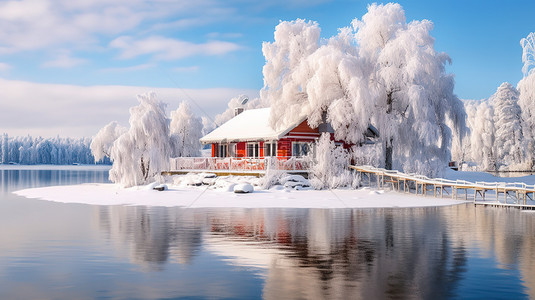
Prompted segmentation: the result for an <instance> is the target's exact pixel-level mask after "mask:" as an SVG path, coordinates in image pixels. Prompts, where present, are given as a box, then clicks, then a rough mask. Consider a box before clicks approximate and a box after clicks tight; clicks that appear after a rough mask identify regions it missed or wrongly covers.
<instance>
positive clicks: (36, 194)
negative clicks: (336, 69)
mask: <svg viewBox="0 0 535 300" xmlns="http://www.w3.org/2000/svg"><path fill="white" fill-rule="evenodd" d="M211 177H212V174H209V173H206V174H191V175H182V176H175V177H173V178H172V181H173V183H172V184H170V183H167V186H168V189H167V190H165V191H161V192H160V191H155V190H153V189H152V188H153V187H154V186H155V184H149V185H147V186H139V187H132V188H126V189H125V188H121V187H120V186H119V185H116V184H82V185H71V186H53V187H44V188H34V189H25V190H20V191H17V192H15V194H17V195H19V196H24V197H27V198H35V199H41V200H47V201H54V202H62V203H83V204H90V205H142V206H166V207H175V206H176V207H192V208H200V207H211V208H216V207H238V208H385V207H426V206H445V205H455V204H460V203H463V201H459V200H452V199H446V198H444V199H441V198H434V197H422V196H415V195H409V194H402V193H397V192H390V191H383V190H378V191H377V190H371V189H368V188H362V189H358V190H353V189H335V190H320V191H316V190H310V189H305V188H304V186H305V185H306V182H305V181H304V180H303V179H302V178H297V177H295V176H294V177H288V178H285V183H284V185H275V186H273V187H271V188H270V189H263V188H261V184H262V180H261V179H259V178H255V177H245V176H228V177H217V178H213V177H212V178H211ZM288 183H300V184H288ZM238 184H250V185H252V186H254V192H253V193H245V194H236V193H234V192H233V191H234V187H235V186H236V185H238ZM294 186H295V188H291V187H294ZM300 188H302V189H300Z"/></svg>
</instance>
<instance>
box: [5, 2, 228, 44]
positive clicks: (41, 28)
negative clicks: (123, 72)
mask: <svg viewBox="0 0 535 300" xmlns="http://www.w3.org/2000/svg"><path fill="white" fill-rule="evenodd" d="M225 5H227V4H225V3H222V2H219V1H215V0H196V1H188V0H177V1H166V0H160V1H158V0H156V1H143V0H130V1H126V0H109V1H102V0H93V1H72V0H22V1H1V2H0V28H2V30H0V54H9V53H15V52H18V51H26V50H36V49H46V48H49V47H52V46H56V45H62V46H69V47H75V48H83V49H86V48H88V47H95V46H97V45H99V44H101V43H102V40H103V38H104V40H105V38H113V37H114V36H115V35H118V34H124V33H126V32H128V31H134V30H135V31H136V32H142V31H143V30H144V29H146V28H151V30H153V31H154V30H161V29H169V28H173V29H177V28H178V27H181V28H187V27H190V26H198V25H200V24H208V23H211V22H214V21H217V20H221V19H224V18H228V17H229V16H231V15H232V13H233V12H234V10H233V9H230V8H226V7H225ZM192 16H195V17H192ZM162 20H163V21H162ZM141 25H143V28H141V27H140V26H141Z"/></svg>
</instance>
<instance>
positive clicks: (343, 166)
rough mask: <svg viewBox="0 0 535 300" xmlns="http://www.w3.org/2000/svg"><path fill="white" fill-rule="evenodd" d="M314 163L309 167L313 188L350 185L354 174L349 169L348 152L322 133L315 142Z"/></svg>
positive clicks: (326, 134)
mask: <svg viewBox="0 0 535 300" xmlns="http://www.w3.org/2000/svg"><path fill="white" fill-rule="evenodd" d="M314 152H315V153H314V157H313V160H314V163H313V164H312V167H311V169H310V176H311V178H310V183H311V184H312V186H313V187H314V188H315V189H325V188H338V187H347V186H352V185H353V184H354V183H355V182H356V181H355V176H354V175H353V173H352V172H351V171H350V170H349V163H350V154H349V153H348V151H347V150H345V149H344V148H343V147H337V146H336V145H335V143H334V141H331V137H330V134H328V133H323V134H322V135H321V137H320V139H319V141H318V143H317V144H316V150H315V151H314Z"/></svg>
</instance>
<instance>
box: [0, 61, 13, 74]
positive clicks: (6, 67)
mask: <svg viewBox="0 0 535 300" xmlns="http://www.w3.org/2000/svg"><path fill="white" fill-rule="evenodd" d="M9 70H11V66H10V65H9V64H6V63H3V62H0V72H7V71H9Z"/></svg>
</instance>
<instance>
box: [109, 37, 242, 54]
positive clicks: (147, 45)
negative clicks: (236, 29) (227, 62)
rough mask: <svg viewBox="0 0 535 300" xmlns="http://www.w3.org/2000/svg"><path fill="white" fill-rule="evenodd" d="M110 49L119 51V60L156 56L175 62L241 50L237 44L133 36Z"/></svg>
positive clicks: (115, 43)
mask: <svg viewBox="0 0 535 300" xmlns="http://www.w3.org/2000/svg"><path fill="white" fill-rule="evenodd" d="M110 47H112V48H116V49H119V50H120V51H121V53H120V54H119V58H121V59H130V58H135V57H138V56H140V55H147V54H149V55H154V57H155V59H157V60H174V59H180V58H184V57H188V56H193V55H220V54H225V53H228V52H231V51H235V50H238V49H240V46H239V45H238V44H235V43H230V42H224V41H208V42H206V43H202V44H195V43H191V42H186V41H181V40H177V39H170V38H166V37H162V36H151V37H148V38H145V39H141V40H136V39H134V38H133V37H131V36H121V37H118V38H116V39H115V40H113V41H112V42H111V43H110Z"/></svg>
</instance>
